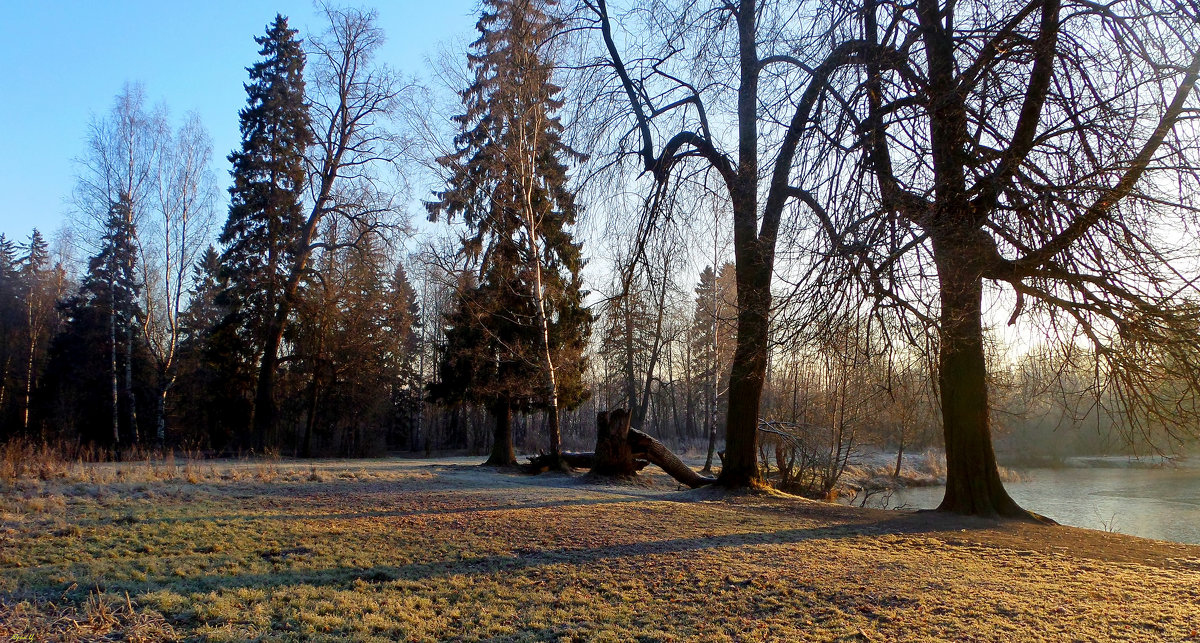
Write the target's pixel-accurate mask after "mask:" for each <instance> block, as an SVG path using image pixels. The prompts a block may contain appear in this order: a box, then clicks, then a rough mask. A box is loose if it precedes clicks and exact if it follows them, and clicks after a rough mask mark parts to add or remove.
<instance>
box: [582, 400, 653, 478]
mask: <svg viewBox="0 0 1200 643" xmlns="http://www.w3.org/2000/svg"><path fill="white" fill-rule="evenodd" d="M629 420H630V415H629V412H628V411H626V410H625V409H616V410H615V411H612V412H611V413H610V412H608V411H601V412H599V413H597V414H596V454H595V459H594V461H593V462H592V473H594V474H596V475H601V476H629V475H632V474H633V473H634V472H636V471H637V470H638V469H640V468H641V467H638V466H636V465H635V464H634V462H633V447H632V445H630V444H629ZM643 466H644V465H643Z"/></svg>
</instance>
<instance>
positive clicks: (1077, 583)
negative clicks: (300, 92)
mask: <svg viewBox="0 0 1200 643" xmlns="http://www.w3.org/2000/svg"><path fill="white" fill-rule="evenodd" d="M94 466H98V467H104V468H112V467H114V465H113V464H112V463H107V464H104V465H94ZM205 466H206V467H209V468H210V469H211V471H208V472H202V475H203V479H204V481H203V482H201V483H198V484H197V483H192V482H188V481H187V480H186V479H184V478H183V477H177V478H168V479H162V480H158V481H152V480H149V479H145V478H142V479H138V480H134V479H133V478H134V476H132V475H126V476H125V479H124V480H121V479H119V477H118V476H116V475H112V476H110V482H107V483H100V482H95V481H94V480H93V479H92V478H89V477H88V476H91V474H88V473H84V474H81V477H83V478H85V479H83V480H81V481H75V480H70V479H59V480H50V481H41V480H39V481H35V482H30V483H29V485H27V486H23V487H21V488H19V489H17V488H10V489H7V490H6V491H4V492H2V493H0V512H3V514H2V517H0V520H3V525H2V526H0V529H4V534H3V535H4V537H5V541H4V542H5V546H4V547H0V592H3V593H4V596H5V597H6V598H4V599H3V600H4V604H3V611H2V612H0V639H3V637H5V636H12V635H13V634H14V633H25V632H40V633H42V634H44V637H45V638H51V639H55V638H56V637H58V638H61V637H63V636H67V635H66V634H64V633H63V630H62V629H61V627H60V625H61V623H60V621H61V619H62V618H64V616H63V615H64V614H69V615H81V616H80V617H79V618H81V619H84V620H86V619H91V620H90V621H87V622H91V623H93V625H89V626H88V627H93V626H94V627H95V628H101V627H107V628H108V629H106V630H103V632H105V633H103V634H96V636H97V637H98V636H108V635H110V634H112V635H114V636H117V635H119V636H126V637H136V636H141V635H142V634H139V632H156V633H159V634H161V635H162V636H163V637H167V638H164V639H163V640H167V639H169V637H172V636H175V637H178V638H185V639H187V638H192V639H201V640H226V641H241V640H247V639H255V638H267V639H271V640H321V639H329V640H339V639H341V640H346V639H349V640H379V641H392V640H414V641H431V640H445V639H453V640H510V639H511V640H554V641H558V640H568V641H569V640H588V641H592V640H613V641H625V640H630V639H639V638H640V639H643V640H679V641H685V640H686V641H693V640H695V641H728V640H739V641H743V640H750V641H752V640H814V639H815V640H831V639H838V638H843V639H846V640H862V639H870V640H928V639H929V638H935V639H936V638H948V639H963V638H970V637H975V638H977V639H980V640H1004V639H1007V640H1038V639H1043V640H1062V639H1071V638H1082V639H1108V638H1122V637H1124V638H1130V639H1139V638H1140V639H1147V638H1150V639H1161V638H1168V639H1169V638H1171V637H1174V638H1176V639H1179V640H1184V639H1185V637H1186V636H1189V635H1190V633H1191V630H1192V629H1194V628H1196V627H1200V621H1198V619H1200V614H1197V613H1194V612H1195V611H1196V610H1194V608H1193V606H1195V605H1197V604H1200V566H1197V565H1192V564H1189V561H1194V560H1200V548H1196V547H1188V546H1183V545H1180V546H1178V547H1174V548H1172V549H1170V550H1169V552H1168V553H1169V554H1170V556H1167V555H1165V554H1164V555H1158V554H1155V556H1157V558H1154V560H1150V559H1147V560H1145V561H1137V560H1132V561H1131V560H1129V557H1128V556H1126V557H1125V558H1123V559H1119V560H1108V559H1107V557H1106V556H1104V555H1097V554H1096V553H1095V552H1096V551H1099V550H1098V549H1097V548H1098V547H1100V546H1102V545H1103V546H1106V547H1107V546H1109V545H1107V544H1105V543H1117V545H1118V546H1119V549H1120V550H1121V551H1126V552H1128V551H1135V550H1136V548H1137V547H1150V546H1151V545H1153V543H1151V544H1150V545H1146V544H1145V543H1147V542H1148V541H1139V540H1137V539H1131V538H1126V537H1119V536H1112V535H1110V534H1101V533H1099V532H1085V531H1082V530H1074V529H1069V528H1054V529H1050V528H1044V527H1033V526H1028V525H996V524H993V523H971V522H970V521H968V522H967V523H964V525H965V526H966V527H967V528H966V530H965V531H961V529H963V525H959V524H957V523H953V521H950V522H946V521H945V520H944V519H941V518H940V517H928V516H924V515H917V514H909V513H887V512H870V511H866V512H863V511H856V510H852V509H848V508H845V507H836V506H830V505H823V504H819V503H813V502H809V501H801V500H797V499H793V498H788V497H784V496H781V495H779V494H763V493H759V494H741V495H735V496H729V495H726V494H722V493H719V492H716V491H695V492H676V491H675V490H674V486H673V485H669V484H667V483H665V482H664V483H663V484H662V485H661V486H656V485H649V486H631V485H604V484H590V483H587V482H586V481H582V480H580V479H577V478H567V477H562V476H559V477H539V478H530V477H524V476H519V475H511V474H505V473H498V472H495V471H492V470H485V469H479V468H476V467H469V466H463V464H462V463H433V464H430V463H426V462H412V461H384V460H381V461H365V462H347V461H325V462H314V463H308V462H305V463H294V462H289V461H280V462H278V463H275V464H273V465H271V466H272V467H274V468H273V469H271V468H268V469H262V468H260V467H259V466H258V465H256V464H255V463H250V462H246V463H243V462H211V463H207V464H206V465H205ZM105 475H108V474H105ZM56 498H57V499H60V500H56ZM38 499H40V501H38V502H35V503H33V505H32V506H31V505H30V504H29V501H30V500H38ZM939 520H942V522H940V523H939V522H938V521H939ZM952 523H953V524H952ZM1092 534H1095V535H1094V536H1093V535H1092ZM1101 537H1103V538H1114V539H1116V540H1112V541H1104V542H1100V541H1097V540H1096V539H1097V538H1101ZM1014 539H1016V540H1020V546H1017V545H1015V544H1014V543H1015V542H1016V540H1014ZM1022 539H1023V540H1022ZM1064 543H1068V544H1073V545H1074V544H1079V545H1080V546H1083V545H1086V546H1088V547H1091V549H1090V550H1089V551H1091V552H1092V553H1088V554H1086V555H1083V554H1075V553H1071V552H1070V551H1069V550H1061V549H1054V547H1055V546H1060V545H1062V544H1064ZM1098 543H1099V544H1098ZM1154 546H1155V547H1160V548H1166V547H1168V546H1167V545H1161V546H1158V545H1154ZM1131 548H1132V549H1131ZM1148 551H1149V550H1148ZM1154 551H1158V550H1154ZM1164 551H1166V550H1164ZM1153 553H1154V552H1153V551H1152V552H1151V554H1153ZM1148 555H1149V554H1148ZM1181 561H1182V562H1181ZM126 594H128V597H129V598H128V600H125V596H126ZM92 597H101V598H92ZM113 597H120V598H121V600H123V601H125V605H124V607H121V606H119V605H117V604H116V603H115V602H113V601H114V600H115V599H113ZM97 600H99V601H101V602H100V603H96V602H95V601H97ZM89 601H92V603H89ZM89 605H91V607H89ZM89 610H91V611H90V612H89ZM106 610H107V611H106ZM89 614H90V616H88V615H89ZM106 615H107V616H106ZM84 617H86V619H85V618H84ZM71 618H75V616H71ZM139 619H140V620H139ZM55 623H60V625H55ZM105 623H106V624H107V625H103V624H105ZM56 627H59V629H54V628H56ZM153 628H158V629H153ZM89 631H94V632H101V631H102V630H101V629H94V630H89ZM80 636H82V635H80ZM83 638H85V639H86V637H83ZM146 640H158V639H153V638H151V639H146Z"/></svg>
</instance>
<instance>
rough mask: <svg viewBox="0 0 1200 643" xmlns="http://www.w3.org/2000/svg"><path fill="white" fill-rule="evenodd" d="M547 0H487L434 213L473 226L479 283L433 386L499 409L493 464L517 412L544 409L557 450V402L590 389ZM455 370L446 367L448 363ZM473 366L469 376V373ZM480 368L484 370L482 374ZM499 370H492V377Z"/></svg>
mask: <svg viewBox="0 0 1200 643" xmlns="http://www.w3.org/2000/svg"><path fill="white" fill-rule="evenodd" d="M554 6H555V2H554V1H553V0H486V1H485V2H484V11H483V14H482V16H481V17H480V19H479V23H478V25H477V28H478V30H479V32H480V37H479V39H478V40H476V41H475V42H474V43H473V44H472V52H471V53H469V54H468V56H467V59H468V63H469V65H470V67H471V69H472V71H473V72H474V82H473V83H472V84H471V85H470V86H469V87H467V88H466V89H465V90H463V91H462V92H461V96H462V100H463V105H464V107H465V112H464V113H463V114H462V115H461V116H457V117H456V118H455V120H456V121H457V122H458V123H459V125H460V127H461V131H460V133H459V134H458V136H456V137H455V141H454V142H455V146H456V151H455V152H454V153H453V154H451V155H449V156H447V157H444V158H442V159H439V162H440V163H441V164H442V165H443V166H444V167H445V168H446V169H447V170H448V171H449V175H450V176H449V180H448V184H447V189H446V190H445V191H444V192H441V193H438V194H437V197H438V200H437V201H435V202H432V203H429V204H428V208H429V212H430V218H431V219H433V220H436V218H437V217H438V216H439V215H443V214H444V215H445V216H446V217H447V218H449V219H453V218H454V217H456V216H461V217H462V218H463V220H464V221H465V222H466V223H467V225H468V226H469V227H470V229H471V231H472V235H471V236H468V237H466V238H465V239H464V242H463V252H464V253H465V254H467V255H468V256H470V257H472V258H473V259H478V260H480V261H481V262H482V266H481V271H480V275H481V279H480V280H479V284H478V285H477V286H473V287H470V288H467V289H463V290H462V291H461V292H460V300H459V304H458V311H457V312H456V313H455V315H454V316H453V317H452V319H451V320H450V326H451V330H450V331H449V332H448V334H447V342H448V349H449V350H448V352H447V353H446V355H447V363H445V364H443V365H442V368H441V373H442V377H443V381H442V383H441V385H439V386H438V387H436V388H435V389H433V391H434V393H435V395H437V396H439V397H441V398H443V399H448V398H452V397H453V395H451V390H453V389H457V393H458V394H461V395H464V396H465V398H466V399H468V400H472V401H477V402H483V403H485V404H487V405H488V406H489V407H490V408H491V411H492V413H493V415H494V416H495V417H496V432H495V440H496V443H495V444H494V445H493V446H494V449H493V453H492V458H491V459H490V460H489V462H492V463H494V464H501V465H503V464H509V463H510V462H512V461H513V458H512V455H511V454H512V448H511V446H506V445H504V444H501V442H502V441H505V440H508V439H510V438H509V435H510V433H511V430H510V427H508V426H507V424H508V422H509V420H508V418H509V416H510V414H511V411H512V410H513V409H518V408H528V407H529V406H530V405H533V406H536V407H539V408H542V409H545V410H546V411H547V413H548V425H549V429H550V435H549V443H550V444H549V446H550V451H551V453H552V454H555V455H557V454H558V452H559V448H560V435H559V417H558V414H559V408H560V407H563V408H568V409H569V408H573V407H574V406H577V405H578V404H580V403H581V402H582V401H583V399H584V398H585V396H586V389H584V387H583V386H582V382H581V374H582V371H583V370H584V366H585V364H584V360H583V357H582V354H583V349H584V345H585V343H586V338H587V336H588V333H589V330H590V326H591V321H592V319H591V315H590V313H588V312H587V311H586V310H584V309H583V307H582V298H583V292H582V290H581V287H580V278H579V271H580V269H581V268H582V266H583V259H582V256H581V253H580V245H579V244H578V243H575V241H574V240H573V238H572V235H571V232H570V226H571V225H572V224H574V222H575V217H576V205H575V195H574V194H573V193H572V192H571V190H570V189H569V188H568V187H567V182H568V177H567V167H566V165H565V162H564V161H565V159H568V158H570V157H573V156H577V155H576V154H575V153H574V152H573V151H572V150H571V149H570V148H569V147H568V146H567V145H566V144H565V143H564V142H563V140H562V137H561V133H562V124H561V122H560V120H559V118H558V117H557V116H556V115H555V112H557V111H558V110H559V109H561V107H562V104H563V103H562V101H561V99H559V98H558V94H559V92H560V88H559V87H558V86H556V85H554V84H553V82H552V78H551V72H552V70H553V66H554V63H553V60H552V58H551V57H550V56H549V55H548V54H547V52H546V47H547V44H548V43H551V42H553V40H554V35H555V32H556V29H557V28H558V26H559V25H558V23H557V22H556V21H555V20H553V19H551V18H550V16H549V15H548V12H549V11H550V10H552V9H553V8H554ZM454 363H458V364H459V366H460V367H461V368H460V369H457V370H456V372H450V370H449V368H450V365H451V364H454ZM467 373H472V374H473V375H466V374H467ZM485 373H486V374H487V375H486V376H483V374H485ZM492 377H494V378H495V379H490V378H492Z"/></svg>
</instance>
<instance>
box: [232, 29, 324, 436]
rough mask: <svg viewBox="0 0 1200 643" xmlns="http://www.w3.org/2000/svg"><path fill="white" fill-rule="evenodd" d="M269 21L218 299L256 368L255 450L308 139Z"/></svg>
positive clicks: (267, 419) (289, 50)
mask: <svg viewBox="0 0 1200 643" xmlns="http://www.w3.org/2000/svg"><path fill="white" fill-rule="evenodd" d="M296 33H297V31H296V30H295V29H289V28H288V23H287V19H286V18H284V17H283V16H280V15H277V16H276V17H275V21H274V23H272V24H271V25H270V26H269V27H268V29H267V34H266V35H265V36H263V37H258V38H255V42H257V43H258V44H259V45H261V47H262V49H261V50H260V51H259V54H260V55H261V56H262V57H263V59H262V60H261V61H259V62H257V63H255V64H254V66H252V67H250V68H249V69H248V71H249V72H250V82H249V83H247V84H246V86H245V87H246V94H247V105H246V107H245V108H244V109H243V110H242V111H241V113H240V118H241V134H242V146H241V149H240V150H238V151H235V152H233V153H232V154H230V155H229V160H230V162H231V163H232V164H233V170H232V171H231V174H232V176H233V186H232V187H230V188H229V194H230V206H229V218H228V220H227V221H226V222H225V227H224V229H223V230H222V232H221V237H220V241H221V243H222V244H224V245H225V251H224V253H223V255H222V257H221V262H222V266H223V268H222V278H223V279H224V280H225V281H226V282H227V283H228V287H227V289H226V290H225V292H224V293H222V296H221V301H222V303H223V304H224V305H226V306H228V307H229V309H230V317H229V318H228V319H227V320H226V322H225V325H226V326H228V327H229V331H230V332H233V333H235V334H237V335H239V336H240V340H241V343H242V344H243V347H244V349H245V353H244V354H243V356H242V357H243V359H244V360H246V361H249V362H250V369H251V370H253V363H254V362H259V361H261V363H260V364H259V365H258V369H257V370H258V373H259V375H258V381H257V383H256V392H255V398H254V407H253V409H254V411H253V414H254V420H253V425H254V427H253V428H254V433H255V435H254V438H255V441H256V444H257V446H258V447H259V448H264V447H268V446H272V445H273V443H274V441H275V438H274V434H273V433H274V431H273V427H274V421H275V401H274V378H275V367H276V360H277V359H278V358H277V355H278V343H279V341H280V336H281V334H282V333H281V329H279V328H276V326H278V325H280V324H282V323H284V322H285V321H286V320H282V321H281V320H279V319H278V318H277V316H276V315H275V311H276V309H277V307H278V303H279V301H280V299H281V298H282V297H283V296H284V294H283V291H284V285H285V283H286V280H287V277H288V270H289V268H290V267H291V265H292V263H293V261H292V259H293V254H294V252H295V250H296V247H297V239H298V238H299V235H300V229H301V226H302V225H303V212H302V209H301V199H302V196H303V192H304V188H305V166H304V155H305V150H306V148H307V147H308V145H309V143H310V142H311V141H312V133H311V130H310V119H309V113H308V107H307V104H306V103H305V101H304V51H303V49H302V48H301V43H300V41H299V40H297V39H296Z"/></svg>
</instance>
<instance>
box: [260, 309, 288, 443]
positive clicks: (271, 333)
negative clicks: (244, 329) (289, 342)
mask: <svg viewBox="0 0 1200 643" xmlns="http://www.w3.org/2000/svg"><path fill="white" fill-rule="evenodd" d="M285 299H286V297H285ZM279 307H280V308H281V309H282V310H283V317H284V318H285V319H286V316H287V309H288V305H287V304H285V303H283V302H280V304H279ZM278 321H279V320H278V317H276V319H274V320H272V323H271V326H270V327H269V328H268V329H267V337H266V341H265V343H264V345H263V355H262V363H261V364H259V369H258V386H257V388H256V389H255V394H254V439H255V441H256V442H257V444H258V448H259V450H260V451H264V450H266V449H267V448H271V447H274V446H275V415H276V410H275V369H276V368H278V366H279V343H280V342H281V341H282V339H283V324H282V323H278Z"/></svg>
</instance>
